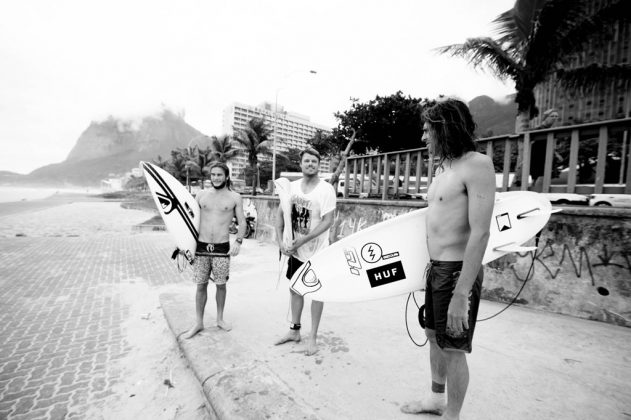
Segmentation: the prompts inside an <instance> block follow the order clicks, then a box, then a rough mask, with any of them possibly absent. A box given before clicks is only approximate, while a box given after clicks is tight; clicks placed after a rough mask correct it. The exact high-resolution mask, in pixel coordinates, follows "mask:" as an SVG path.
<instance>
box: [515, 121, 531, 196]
mask: <svg viewBox="0 0 631 420" xmlns="http://www.w3.org/2000/svg"><path fill="white" fill-rule="evenodd" d="M529 129H530V110H526V111H521V112H519V113H518V114H517V117H516V118H515V133H516V134H521V133H524V132H526V131H528V130H529ZM523 156H524V141H523V140H517V162H516V164H515V176H514V177H513V182H512V184H511V185H512V186H513V187H520V186H521V167H522V166H523V165H522V161H523ZM526 182H528V181H526Z"/></svg>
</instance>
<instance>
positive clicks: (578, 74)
mask: <svg viewBox="0 0 631 420" xmlns="http://www.w3.org/2000/svg"><path fill="white" fill-rule="evenodd" d="M556 78H557V83H558V84H559V85H561V86H562V87H563V88H564V89H567V90H572V91H576V92H579V93H582V92H584V91H588V90H590V89H593V88H606V87H608V86H611V85H612V83H613V84H623V85H626V86H627V89H628V87H629V86H630V85H631V65H630V64H614V65H609V66H607V65H603V64H596V63H594V64H590V65H589V66H586V67H581V68H578V69H572V70H565V69H560V70H557V71H556Z"/></svg>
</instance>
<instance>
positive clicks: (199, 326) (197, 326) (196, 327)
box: [184, 325, 204, 340]
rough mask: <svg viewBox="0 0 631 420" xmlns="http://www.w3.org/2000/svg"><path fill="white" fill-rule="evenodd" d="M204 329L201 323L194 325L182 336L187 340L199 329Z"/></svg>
mask: <svg viewBox="0 0 631 420" xmlns="http://www.w3.org/2000/svg"><path fill="white" fill-rule="evenodd" d="M203 329H204V326H203V325H195V326H194V327H193V328H191V329H190V330H189V331H188V332H187V333H186V335H185V336H184V338H186V339H187V340H188V339H189V338H193V337H195V336H196V335H197V333H199V332H200V331H201V330H203Z"/></svg>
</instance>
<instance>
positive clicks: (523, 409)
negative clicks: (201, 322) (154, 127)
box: [0, 203, 631, 420]
mask: <svg viewBox="0 0 631 420" xmlns="http://www.w3.org/2000/svg"><path fill="white" fill-rule="evenodd" d="M88 204H89V203H88ZM102 204H107V203H101V205H102ZM97 207H98V206H97ZM98 208H104V207H98ZM77 210H80V211H77ZM50 211H59V212H60V213H59V214H57V216H56V217H50V219H46V218H47V217H49V216H50V213H49V215H48V216H46V214H45V212H50ZM75 211H76V212H75ZM99 211H100V210H98V209H97V208H96V207H95V208H89V209H88V208H85V207H82V206H79V207H76V206H75V208H72V209H70V208H66V209H62V208H60V207H59V206H57V207H55V208H50V209H47V210H46V211H45V212H44V211H43V210H42V212H39V211H38V212H33V213H31V216H33V217H38V219H37V220H38V221H42V220H49V222H47V224H50V226H48V225H47V227H46V229H45V231H39V233H37V232H38V231H36V230H25V229H27V228H28V229H31V228H30V227H29V226H31V225H29V224H28V223H26V224H24V225H23V226H19V225H15V222H17V219H12V218H13V217H16V215H10V214H7V215H5V216H1V214H2V212H1V211H0V232H1V233H2V235H0V236H3V237H0V337H2V345H1V346H0V418H1V419H4V418H7V419H62V418H92V417H90V415H86V412H87V413H94V412H95V411H94V409H95V407H97V408H98V407H102V406H103V405H111V404H112V403H114V404H115V403H116V401H118V400H121V399H123V398H129V395H124V394H123V393H122V391H120V389H119V387H117V384H119V383H120V381H121V378H122V375H124V374H125V373H124V366H125V364H124V363H123V362H124V361H125V360H129V359H130V358H131V357H132V355H131V351H132V348H131V345H130V343H129V342H128V341H127V340H125V339H124V332H125V323H124V321H125V319H126V318H127V317H129V315H130V311H131V310H132V309H131V308H132V306H131V303H130V296H131V298H133V297H134V296H137V294H135V295H134V294H131V295H129V296H128V294H129V293H131V291H132V290H133V288H134V285H135V284H138V283H143V284H147V285H149V286H150V287H151V288H153V289H159V290H163V289H162V287H166V286H165V285H167V286H168V285H171V286H168V287H170V289H169V290H170V291H169V292H165V293H163V294H162V295H161V298H160V301H161V302H162V306H163V308H162V309H163V310H164V312H165V315H166V317H167V319H168V320H169V325H170V327H171V329H172V330H173V333H174V336H175V337H178V342H179V343H180V345H181V347H182V348H183V350H184V352H185V354H186V355H187V358H188V361H189V363H190V364H191V366H192V367H193V370H194V371H195V374H196V375H197V376H198V378H199V380H200V384H202V385H203V389H204V392H205V394H206V397H207V398H208V399H209V400H210V402H211V404H212V407H213V410H214V413H213V415H216V416H217V417H219V418H227V419H233V418H262V417H265V415H269V417H270V418H283V419H284V418H322V419H410V418H419V419H432V418H435V417H433V416H408V415H405V414H402V413H401V412H400V410H399V407H400V406H401V405H402V404H403V403H405V402H407V401H409V400H412V399H417V398H418V397H420V396H421V395H422V393H423V392H425V391H426V390H427V388H428V386H429V383H430V379H429V367H428V349H427V347H423V348H418V347H416V346H414V345H413V344H412V342H411V341H410V339H409V338H408V336H407V333H406V328H405V304H406V300H405V297H404V296H402V297H397V298H391V299H385V300H380V301H374V302H365V303H356V304H326V305H325V309H324V315H323V319H322V324H321V329H320V338H319V340H320V343H321V348H320V351H319V353H318V354H316V355H315V356H312V357H307V356H305V354H304V349H303V346H302V344H286V345H284V346H273V345H272V343H273V342H274V340H275V339H276V338H277V337H279V336H280V335H281V334H284V333H285V332H286V329H287V325H288V323H287V321H286V319H287V316H288V292H287V290H286V285H285V284H284V283H281V285H280V287H279V288H278V289H277V288H276V273H277V271H276V270H277V262H276V261H277V260H276V256H277V251H276V249H275V248H274V247H273V246H271V245H269V244H261V243H258V242H257V241H255V240H246V241H245V244H244V247H242V255H240V256H238V257H237V258H235V259H234V260H233V272H232V275H231V279H230V283H229V286H228V303H227V308H226V319H227V320H228V321H230V322H231V323H232V324H233V326H234V329H233V330H232V331H231V332H229V333H226V332H224V331H221V330H218V329H217V328H215V327H213V325H214V323H213V319H214V311H215V308H214V299H213V293H212V291H211V293H210V296H209V300H208V302H209V303H208V308H207V312H206V315H207V316H206V325H207V327H208V328H207V329H206V330H205V331H203V332H202V333H201V334H200V335H198V336H197V337H195V338H193V339H191V340H186V341H184V340H183V339H182V337H181V333H182V332H183V331H185V330H186V329H187V328H188V326H190V325H191V323H192V321H193V316H194V307H193V297H194V288H193V287H192V285H191V284H190V283H189V282H188V276H189V275H190V271H188V270H187V271H186V272H184V273H182V274H180V273H178V271H177V269H176V267H175V266H174V264H173V262H172V261H171V260H170V259H169V255H170V251H171V249H170V246H169V245H168V236H167V234H166V233H164V232H147V233H137V234H131V233H129V230H127V229H125V230H124V231H117V227H113V228H112V229H113V230H114V232H111V231H108V230H107V228H106V227H104V228H103V229H101V230H100V231H96V230H94V229H93V226H87V225H83V228H80V229H79V228H76V225H77V223H76V220H79V219H80V220H83V219H82V217H83V218H85V217H87V215H89V214H95V213H98V212H99ZM107 211H109V212H110V214H111V213H112V212H114V213H116V214H118V213H117V212H118V210H116V209H115V208H114V207H112V208H108V209H107ZM73 212H74V213H73ZM124 212H126V213H124V214H121V215H120V217H122V218H123V219H124V220H126V222H125V223H128V225H127V227H130V226H129V224H134V223H140V222H142V221H144V220H146V219H147V214H146V213H142V212H135V211H132V210H125V211H124ZM68 214H72V215H73V216H72V217H65V216H64V215H68ZM99 214H100V213H99ZM60 216H64V217H65V218H64V219H63V220H67V224H66V225H64V223H62V222H60V221H59V217H60ZM53 222H54V223H56V224H57V225H56V227H55V225H54V224H53ZM60 223H61V224H60ZM81 223H84V221H83V222H81ZM81 223H79V224H81ZM88 225H89V224H88ZM11 226H14V227H11ZM15 226H17V227H15ZM39 226H42V224H41V223H40V224H39ZM116 226H119V225H116ZM18 230H19V232H18ZM24 232H26V233H24ZM17 233H23V234H24V235H26V236H21V237H15V234H17ZM211 287H212V286H211ZM211 290H212V289H211ZM135 293H138V291H136V292H135ZM412 306H413V304H412ZM502 308H503V305H500V304H496V303H492V302H483V304H482V307H481V314H480V316H481V317H484V316H487V315H490V314H493V313H495V312H497V311H499V310H500V309H502ZM408 312H409V313H408V315H409V316H408V319H409V320H410V331H411V334H412V336H413V338H415V339H416V340H417V341H421V342H422V337H423V335H422V331H421V330H420V328H419V327H418V325H417V324H416V323H415V322H414V319H415V313H414V310H413V309H409V311H408ZM303 325H305V334H306V333H307V332H308V330H309V327H308V325H309V315H308V306H307V307H306V309H305V315H304V317H303ZM629 343H631V329H627V328H623V327H615V326H612V325H608V324H603V323H598V322H591V321H585V320H580V319H575V318H571V317H566V316H557V315H553V314H548V313H544V312H536V311H531V310H527V309H523V308H519V307H513V308H510V309H509V310H508V311H506V312H505V313H503V314H502V315H500V316H499V317H497V318H494V319H493V320H490V321H487V322H483V323H481V324H479V327H478V328H477V330H476V339H475V344H474V352H473V354H472V355H471V356H470V357H469V366H470V370H471V383H470V389H469V393H468V396H467V399H466V401H465V405H464V409H463V416H462V418H463V419H467V420H476V419H479V420H481V419H484V420H488V419H561V420H563V419H568V420H569V419H572V420H574V419H586V420H587V419H590V420H592V419H603V420H604V419H606V420H610V419H629V418H631V382H629V378H630V377H631V348H630V347H629ZM164 404H165V405H164V407H165V410H166V409H167V407H168V406H169V405H175V404H177V401H172V400H169V399H168V398H165V399H164ZM96 412H98V410H97V411H96ZM176 414H177V413H176ZM105 418H108V417H107V416H106V417H105ZM116 418H117V419H119V418H129V416H127V417H126V416H125V415H122V416H117V417H116ZM138 418H139V417H138Z"/></svg>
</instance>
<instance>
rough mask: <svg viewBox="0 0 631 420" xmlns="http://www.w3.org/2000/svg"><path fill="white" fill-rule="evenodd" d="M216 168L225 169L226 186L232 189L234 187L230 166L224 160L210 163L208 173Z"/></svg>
mask: <svg viewBox="0 0 631 420" xmlns="http://www.w3.org/2000/svg"><path fill="white" fill-rule="evenodd" d="M214 168H221V169H222V170H223V173H224V175H226V188H228V189H229V190H231V189H232V188H230V168H228V165H226V164H225V163H223V162H215V163H213V164H212V165H210V168H209V169H208V173H210V171H212V170H213V169H214Z"/></svg>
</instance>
